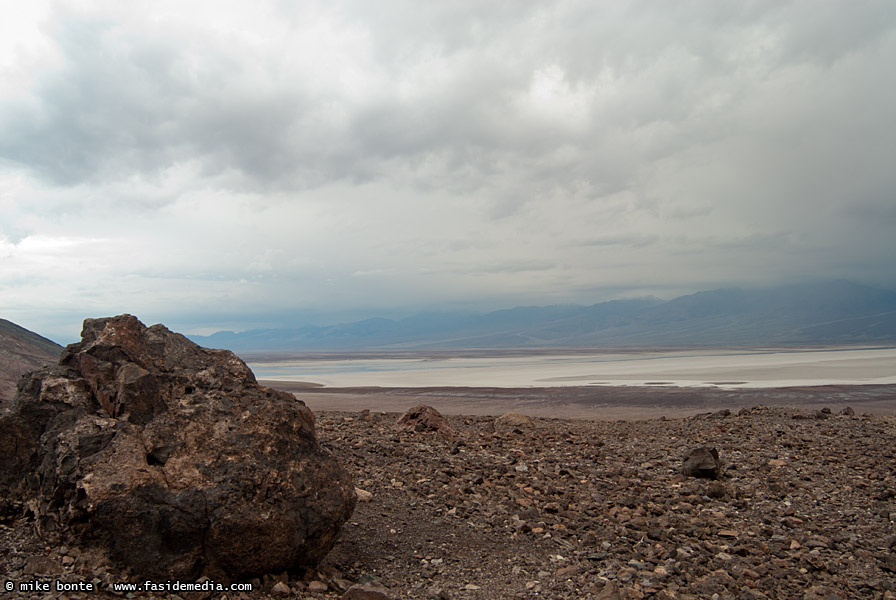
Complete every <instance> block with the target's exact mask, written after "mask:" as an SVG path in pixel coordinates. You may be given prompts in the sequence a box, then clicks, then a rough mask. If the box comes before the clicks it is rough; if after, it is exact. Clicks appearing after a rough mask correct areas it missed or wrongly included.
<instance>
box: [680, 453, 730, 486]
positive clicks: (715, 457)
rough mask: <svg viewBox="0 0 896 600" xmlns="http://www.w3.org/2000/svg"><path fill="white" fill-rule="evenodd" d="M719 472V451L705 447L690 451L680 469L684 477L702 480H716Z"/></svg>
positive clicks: (720, 466)
mask: <svg viewBox="0 0 896 600" xmlns="http://www.w3.org/2000/svg"><path fill="white" fill-rule="evenodd" d="M721 470H722V462H721V461H720V460H719V451H718V450H716V449H715V448H709V447H706V446H702V447H700V448H697V449H695V450H692V451H691V452H690V453H689V454H688V456H687V457H686V458H685V459H684V464H683V465H682V467H681V472H682V473H683V474H684V475H687V476H688V477H702V478H704V479H718V478H719V473H721Z"/></svg>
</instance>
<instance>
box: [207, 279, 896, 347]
mask: <svg viewBox="0 0 896 600" xmlns="http://www.w3.org/2000/svg"><path fill="white" fill-rule="evenodd" d="M190 337H191V339H193V340H194V341H196V342H197V343H199V344H202V345H204V346H208V347H213V348H228V349H231V350H234V351H237V352H240V351H289V350H295V351H317V350H320V351H340V350H341V351H347V350H374V349H376V350H384V351H388V350H428V349H461V348H463V349H474V348H480V349H506V348H551V347H553V348H560V347H568V348H586V347H610V346H613V347H626V346H629V347H636V346H638V347H645V346H665V347H669V346H695V345H696V346H703V345H723V346H734V345H737V346H756V345H771V344H775V345H788V344H792V345H798V344H838V343H843V344H853V343H896V292H892V291H889V290H883V289H877V288H873V287H868V286H865V285H860V284H856V283H851V282H848V281H833V282H826V283H814V284H794V285H787V286H780V287H774V288H765V289H740V288H731V289H718V290H712V291H705V292H698V293H696V294H691V295H688V296H681V297H679V298H675V299H673V300H668V301H663V300H659V299H656V298H640V299H633V300H614V301H611V302H602V303H600V304H594V305H592V306H578V305H564V306H544V307H535V306H526V307H517V308H513V309H508V310H499V311H495V312H490V313H487V314H477V315H471V314H468V313H421V314H418V315H414V316H412V317H408V318H406V319H401V320H392V319H380V318H377V319H366V320H363V321H357V322H353V323H342V324H339V325H332V326H310V325H306V326H303V327H298V328H292V329H256V330H251V331H244V332H240V333H234V332H230V331H222V332H218V333H215V334H212V335H209V336H190Z"/></svg>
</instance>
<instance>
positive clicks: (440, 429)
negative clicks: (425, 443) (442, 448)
mask: <svg viewBox="0 0 896 600" xmlns="http://www.w3.org/2000/svg"><path fill="white" fill-rule="evenodd" d="M398 425H399V426H400V427H402V428H403V429H407V430H410V431H415V432H418V433H437V434H439V435H440V436H442V437H443V438H446V439H452V438H454V437H455V433H454V430H453V429H452V428H451V425H449V424H448V421H446V420H445V417H443V416H442V415H441V413H440V412H439V411H437V410H436V409H434V408H433V407H431V406H427V405H425V404H418V405H417V406H415V407H413V408H410V409H408V411H407V412H405V413H404V414H403V415H401V418H400V419H398Z"/></svg>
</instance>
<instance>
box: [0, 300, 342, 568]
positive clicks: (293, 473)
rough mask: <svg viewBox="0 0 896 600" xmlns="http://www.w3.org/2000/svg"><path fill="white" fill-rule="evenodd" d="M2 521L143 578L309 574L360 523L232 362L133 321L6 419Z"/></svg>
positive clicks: (1, 440)
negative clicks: (24, 520) (24, 523)
mask: <svg viewBox="0 0 896 600" xmlns="http://www.w3.org/2000/svg"><path fill="white" fill-rule="evenodd" d="M0 498H5V499H7V501H6V505H5V506H0V510H5V511H6V512H7V513H8V512H9V511H11V510H14V509H16V508H21V507H22V506H28V507H29V508H30V510H32V511H33V512H34V513H35V515H36V517H37V523H38V526H39V528H40V530H41V532H42V534H43V535H45V536H47V537H48V538H58V539H60V540H64V541H66V542H67V543H80V544H88V545H97V546H100V547H104V548H105V549H107V550H108V553H109V555H110V557H111V558H112V559H113V560H116V561H117V562H119V563H121V564H124V565H126V566H128V567H129V568H130V569H131V570H132V571H133V572H134V573H135V574H139V575H140V576H141V577H153V578H177V579H185V580H186V579H195V578H197V577H199V576H200V575H202V574H206V575H209V576H211V577H217V578H232V579H240V578H246V577H250V576H254V575H259V574H262V573H267V572H282V571H284V570H298V569H300V568H302V567H305V566H312V565H315V564H316V563H317V562H318V561H320V560H321V559H322V558H323V557H324V555H325V554H326V553H327V552H328V551H329V549H330V548H331V547H332V545H333V543H334V541H335V537H336V535H337V533H338V531H339V528H340V526H341V525H342V523H344V522H345V520H347V519H348V517H349V516H350V515H351V512H352V510H353V508H354V504H355V502H356V499H355V493H354V486H353V484H352V482H351V479H350V477H349V476H348V474H347V473H346V472H345V471H344V470H343V469H342V468H341V467H340V466H339V464H338V463H337V461H336V459H335V458H334V457H333V456H332V455H331V454H330V453H328V452H327V451H326V450H324V449H323V448H321V447H320V445H319V444H318V441H317V437H316V435H315V430H314V415H313V414H312V412H311V411H310V410H309V409H308V408H307V407H306V406H305V405H304V404H303V403H302V402H300V401H298V400H296V399H295V398H294V397H293V396H292V395H290V394H286V393H284V392H278V391H275V390H272V389H269V388H265V387H262V386H259V385H258V384H257V383H256V381H255V377H254V375H253V374H252V372H251V371H250V370H249V368H248V367H247V366H246V365H245V363H243V362H242V361H241V360H240V359H239V358H237V357H236V356H235V355H234V354H233V353H231V352H229V351H225V350H209V349H206V348H202V347H200V346H197V345H196V344H194V343H193V342H191V341H189V340H188V339H187V338H185V337H184V336H182V335H180V334H177V333H172V332H171V331H169V330H168V329H167V328H165V327H164V326H162V325H154V326H152V327H148V328H147V327H146V326H145V325H143V324H142V323H141V322H140V321H139V320H137V318H135V317H133V316H130V315H122V316H118V317H112V318H106V319H87V320H86V321H85V322H84V329H83V332H82V341H81V342H80V343H78V344H72V345H71V346H69V347H67V348H66V349H65V351H64V352H63V354H62V357H61V359H60V361H59V364H58V365H57V366H54V367H48V368H45V369H42V370H40V371H36V372H35V373H33V374H31V375H30V377H28V378H26V379H24V380H23V381H22V383H21V384H20V385H19V389H18V392H17V394H16V397H15V398H14V399H13V401H12V403H11V406H10V407H9V408H8V409H6V410H4V412H3V413H2V414H0Z"/></svg>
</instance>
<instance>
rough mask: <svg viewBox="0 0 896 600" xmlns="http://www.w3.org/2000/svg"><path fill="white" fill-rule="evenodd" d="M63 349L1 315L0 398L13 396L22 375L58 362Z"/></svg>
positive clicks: (0, 399)
mask: <svg viewBox="0 0 896 600" xmlns="http://www.w3.org/2000/svg"><path fill="white" fill-rule="evenodd" d="M61 352H62V346H60V345H59V344H57V343H56V342H53V341H51V340H48V339H47V338H45V337H43V336H40V335H38V334H36V333H34V332H33V331H29V330H27V329H25V328H24V327H21V326H19V325H16V324H15V323H13V322H12V321H7V320H6V319H0V402H2V401H4V400H8V399H9V398H12V397H13V395H14V394H15V391H16V384H17V383H18V381H19V378H20V377H21V376H22V375H24V374H25V373H27V372H29V371H33V370H34V369H38V368H40V367H43V366H45V365H50V364H53V363H55V362H56V361H57V360H59V354H60V353H61Z"/></svg>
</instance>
